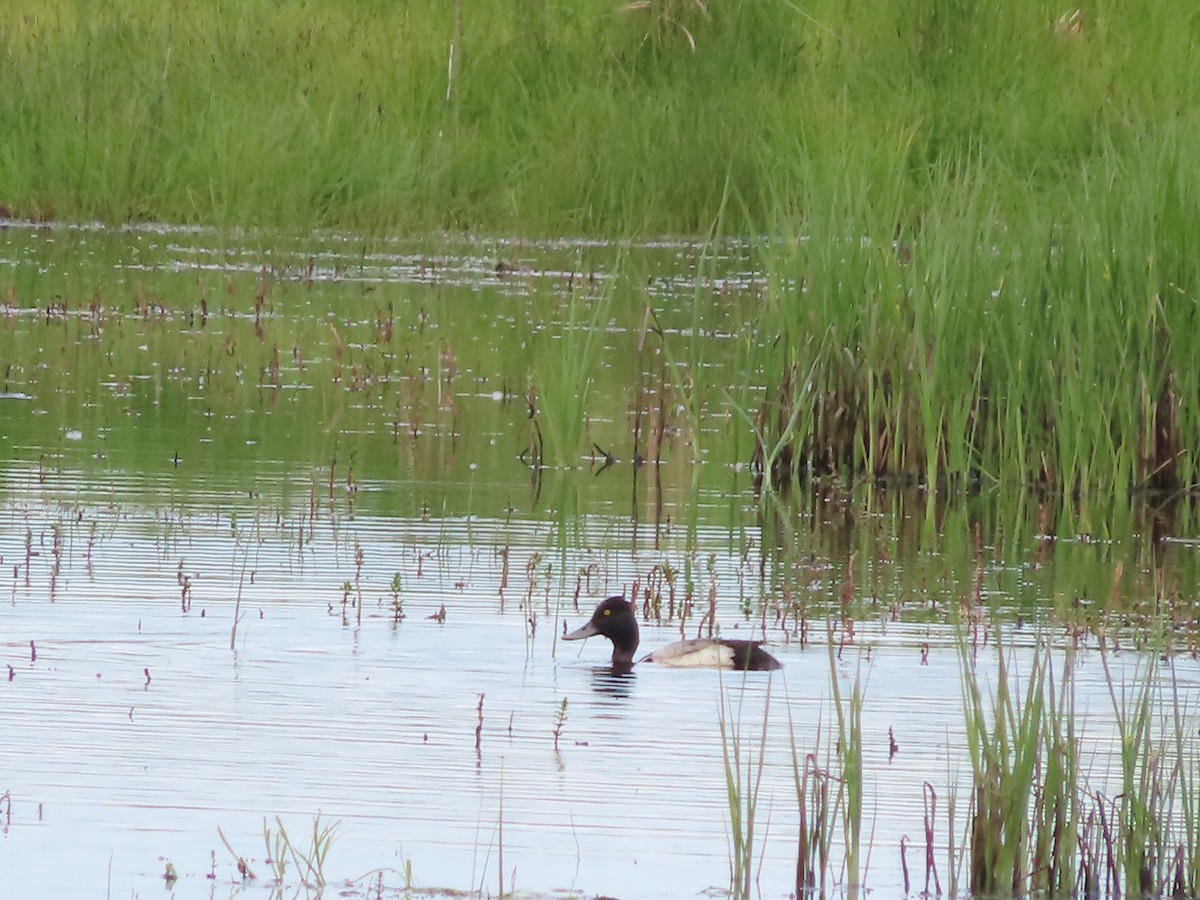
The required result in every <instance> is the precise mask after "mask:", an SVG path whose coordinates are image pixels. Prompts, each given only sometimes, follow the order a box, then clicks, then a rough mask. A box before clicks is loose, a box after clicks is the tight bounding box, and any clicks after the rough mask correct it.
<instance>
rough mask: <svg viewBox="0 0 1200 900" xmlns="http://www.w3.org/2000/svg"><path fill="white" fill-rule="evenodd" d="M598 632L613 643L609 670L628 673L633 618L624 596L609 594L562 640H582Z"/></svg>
mask: <svg viewBox="0 0 1200 900" xmlns="http://www.w3.org/2000/svg"><path fill="white" fill-rule="evenodd" d="M596 635H602V636H604V637H606V638H608V639H609V640H610V641H612V644H613V655H612V662H613V670H614V671H616V670H618V669H623V670H624V671H626V672H628V671H629V669H630V667H631V666H632V665H633V654H634V651H636V650H637V645H638V625H637V617H636V616H635V615H634V614H633V604H632V603H630V602H629V601H628V600H626V599H625V598H624V597H621V596H619V595H618V596H616V597H609V598H608V599H607V600H605V601H604V602H603V603H601V604H600V605H599V606H597V607H596V611H595V612H594V613H592V617H591V618H590V619H588V621H587V624H585V625H583V626H582V627H581V628H576V629H575V630H574V631H572V632H570V633H569V634H564V635H563V640H564V641H582V640H583V639H584V638H590V637H595V636H596Z"/></svg>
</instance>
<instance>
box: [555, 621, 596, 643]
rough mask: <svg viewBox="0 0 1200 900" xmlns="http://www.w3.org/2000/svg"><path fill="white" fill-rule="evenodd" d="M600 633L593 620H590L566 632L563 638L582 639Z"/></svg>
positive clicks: (568, 639)
mask: <svg viewBox="0 0 1200 900" xmlns="http://www.w3.org/2000/svg"><path fill="white" fill-rule="evenodd" d="M599 633H600V632H599V630H597V628H596V626H595V625H593V624H592V623H591V622H588V623H587V624H586V625H584V626H583V627H582V628H576V629H575V630H574V631H572V632H570V633H569V634H564V635H563V638H562V639H563V640H564V641H582V640H583V639H584V638H590V637H593V636H595V635H597V634H599Z"/></svg>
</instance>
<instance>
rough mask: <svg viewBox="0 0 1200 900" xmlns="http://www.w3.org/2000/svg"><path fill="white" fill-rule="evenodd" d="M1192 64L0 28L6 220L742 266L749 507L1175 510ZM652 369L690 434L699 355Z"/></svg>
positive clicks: (749, 6) (1189, 488)
mask: <svg viewBox="0 0 1200 900" xmlns="http://www.w3.org/2000/svg"><path fill="white" fill-rule="evenodd" d="M1198 39H1200V10H1191V9H1189V10H1173V9H1172V10H1168V9H1165V8H1163V9H1154V10H1145V9H1142V8H1137V7H1134V6H1133V5H1121V4H1104V5H1098V6H1091V7H1081V8H1079V9H1075V8H1073V7H1058V6H1053V5H1050V4H1047V3H1044V2H1033V0H1021V2H1017V3H1011V4H994V5H991V6H987V5H985V6H981V5H978V4H974V5H966V4H961V3H954V2H948V0H913V2H908V3H903V4H899V5H884V6H880V7H877V8H867V9H858V8H853V9H851V8H848V7H846V6H845V5H844V4H841V3H835V2H832V0H829V2H814V3H807V4H803V5H800V4H793V3H788V2H782V0H781V2H758V0H756V2H749V0H745V2H733V3H727V4H725V3H723V4H716V3H705V2H702V0H649V2H645V3H630V4H621V3H617V2H613V0H603V2H600V0H588V2H585V3H581V4H564V5H551V4H548V3H545V2H510V3H504V4H487V5H486V8H472V7H470V6H468V5H465V4H460V3H454V4H450V3H433V2H416V3H409V4H395V3H391V2H389V3H383V2H376V3H354V4H350V3H344V4H342V3H333V2H330V3H326V4H312V3H306V2H301V0H285V2H266V0H250V2H247V3H243V4H238V5H235V6H230V5H228V4H223V3H219V2H212V3H207V4H183V3H157V2H150V0H128V2H124V3H121V4H115V5H97V4H86V3H80V2H53V0H51V2H37V3H34V2H28V0H19V2H15V3H12V4H8V5H6V7H5V9H4V10H3V11H0V46H2V47H3V51H4V55H5V65H4V66H3V67H2V68H0V98H3V99H0V126H2V127H3V128H4V131H5V135H6V137H5V147H4V150H3V152H2V153H0V185H2V186H3V187H2V188H0V192H2V193H0V206H2V207H3V209H2V210H0V212H3V213H4V214H6V215H7V216H8V217H10V218H22V219H32V220H55V221H82V220H99V221H102V222H107V223H110V224H118V223H123V222H128V221H156V222H169V223H178V224H188V223H201V224H206V225H212V226H215V227H218V228H232V227H247V226H253V227H262V228H276V229H279V230H280V232H281V233H282V234H290V233H304V232H308V231H311V230H313V229H318V228H327V229H338V230H343V231H347V232H351V233H354V234H359V235H363V236H364V240H370V239H371V238H372V236H375V237H378V238H382V237H385V236H390V235H395V234H417V235H422V234H430V235H432V234H438V233H444V232H449V233H452V234H461V233H472V234H481V235H486V234H516V235H526V236H536V235H556V236H563V235H572V236H574V235H594V236H602V237H607V238H613V239H616V240H618V241H621V240H629V239H634V238H640V237H645V236H648V235H666V234H685V235H692V236H699V237H701V238H702V239H705V240H711V241H713V242H714V245H715V244H716V243H717V242H719V241H720V240H721V239H723V238H728V237H737V238H740V239H745V238H749V239H750V240H751V241H752V242H754V251H753V257H754V259H753V266H754V268H755V271H756V272H758V273H760V274H762V275H763V277H764V278H765V287H764V288H763V289H762V290H761V291H758V292H754V293H753V295H752V296H749V297H747V298H745V300H744V301H743V302H740V303H738V304H737V307H736V310H735V312H734V315H735V316H736V320H737V321H736V322H735V325H736V327H737V328H738V329H740V331H739V332H738V333H739V334H742V335H745V336H746V340H745V344H744V346H745V350H744V353H745V360H744V362H745V365H746V369H747V372H756V373H762V378H763V380H764V383H765V389H764V390H763V391H761V392H760V395H758V396H752V395H751V393H750V392H749V391H745V392H742V393H741V394H739V395H738V397H736V398H735V400H734V402H735V404H736V403H738V402H740V409H739V412H740V418H741V421H742V424H743V425H744V426H745V427H746V428H747V429H749V430H751V431H753V433H754V445H755V446H754V450H753V460H752V461H753V463H754V464H755V466H756V468H757V469H758V470H759V471H760V472H761V473H762V476H763V480H764V484H765V485H767V486H768V487H774V488H778V489H782V488H784V487H786V486H787V485H788V484H790V483H792V482H794V481H797V480H802V479H805V478H808V477H812V476H821V475H825V474H829V473H839V474H845V473H849V474H852V475H854V476H856V477H861V476H866V477H871V478H877V479H881V480H883V481H885V482H889V483H891V482H898V483H914V482H915V483H919V484H922V485H925V486H928V487H931V488H943V487H952V488H957V487H959V486H975V485H979V486H985V487H986V486H994V485H999V486H1002V487H1010V488H1019V489H1025V488H1029V487H1033V488H1036V489H1039V490H1046V491H1050V492H1056V493H1059V494H1061V495H1063V496H1069V497H1073V498H1080V497H1083V498H1086V497H1088V496H1092V497H1099V496H1102V495H1105V494H1112V493H1117V494H1120V493H1124V492H1135V493H1140V494H1145V495H1147V496H1148V497H1151V498H1153V499H1154V500H1155V502H1162V501H1166V500H1170V499H1172V498H1178V497H1180V496H1182V495H1185V494H1187V493H1189V492H1193V491H1194V489H1195V486H1196V485H1197V483H1198V482H1200V478H1198V477H1197V471H1196V462H1195V452H1196V449H1197V448H1198V447H1200V369H1198V367H1197V366H1196V365H1195V347H1194V338H1195V335H1196V334H1197V333H1200V311H1198V308H1197V307H1198V303H1197V286H1198V285H1200V246H1198V244H1197V239H1196V233H1197V232H1196V228H1195V223H1196V221H1197V214H1198V213H1200V145H1197V142H1196V141H1195V140H1194V135H1195V134H1197V133H1200V107H1198V106H1197V105H1196V104H1195V102H1194V98H1195V97H1196V96H1200V70H1198V68H1197V67H1196V66H1195V65H1194V52H1193V48H1194V46H1196V44H1197V40H1198ZM636 274H637V273H636V272H633V271H631V272H630V278H629V284H626V285H624V286H622V287H618V288H614V290H618V291H620V290H625V291H635V290H637V287H636V283H635V279H634V277H633V276H635V275H636ZM701 275H703V267H702V271H701ZM697 284H698V287H697V296H696V303H697V305H698V306H699V305H700V304H702V303H710V302H712V300H713V298H712V296H711V295H710V294H709V293H708V292H707V289H706V288H704V287H702V286H701V284H702V279H697ZM0 287H4V285H0ZM17 301H18V302H31V303H34V302H37V301H36V299H35V298H28V300H27V299H25V298H20V297H18V298H17ZM89 301H90V298H87V297H83V296H81V297H79V298H76V302H77V303H78V304H81V305H86V304H87V302H89ZM650 303H651V301H647V306H649V304H650ZM584 318H586V314H584V315H583V316H581V318H580V320H579V321H583V319H584ZM638 318H640V312H639V313H635V314H634V316H633V317H631V320H630V322H628V323H625V324H626V326H627V327H631V328H634V329H636V328H637V319H638ZM641 331H642V334H643V336H644V335H645V333H646V332H645V329H644V328H643V329H642V330H641ZM764 335H773V336H778V339H773V340H767V339H765V338H764V337H763V336H764ZM665 352H667V353H668V354H670V356H671V359H672V360H673V361H674V362H673V365H672V371H673V372H675V373H676V374H677V377H676V380H675V381H676V389H677V392H678V394H679V395H680V397H681V400H682V403H683V405H684V406H685V408H687V409H690V410H695V411H696V415H699V410H701V409H702V404H701V403H700V402H698V401H697V400H696V399H695V396H694V395H693V396H689V391H692V390H693V388H692V384H693V381H692V376H691V375H689V374H688V373H689V372H690V371H692V370H693V369H694V367H695V366H696V365H697V364H699V363H702V362H703V361H704V359H705V358H706V357H707V356H711V354H712V353H713V352H714V351H713V350H712V349H710V348H708V347H706V346H705V345H704V340H703V336H700V335H693V336H692V338H691V339H690V344H689V343H687V341H686V340H684V339H680V340H679V341H678V342H677V346H675V347H670V348H666V349H665ZM535 365H536V361H534V362H531V369H532V368H533V367H534V366H535ZM531 378H532V375H531ZM533 388H534V389H535V390H536V388H537V385H536V384H534V385H533ZM558 405H559V406H562V405H563V404H558ZM553 409H554V405H552V406H551V408H550V409H549V410H548V411H547V413H546V415H547V416H549V415H550V414H551V413H552V411H553ZM578 412H579V410H572V409H567V410H564V415H569V416H572V417H574V416H577V413H578ZM583 412H584V415H585V416H586V414H587V411H586V410H584V411H583ZM542 426H543V428H553V429H557V431H556V433H559V434H561V435H564V436H565V437H566V438H567V439H570V440H572V441H575V440H582V439H583V435H584V433H585V432H586V431H587V429H586V428H583V429H580V428H579V427H578V422H575V423H574V424H571V423H570V422H562V423H556V422H549V421H543V422H542ZM579 449H581V448H572V447H561V448H558V451H557V452H558V453H559V456H560V457H561V458H564V459H569V458H573V454H574V452H575V451H576V450H579ZM747 455H749V454H747Z"/></svg>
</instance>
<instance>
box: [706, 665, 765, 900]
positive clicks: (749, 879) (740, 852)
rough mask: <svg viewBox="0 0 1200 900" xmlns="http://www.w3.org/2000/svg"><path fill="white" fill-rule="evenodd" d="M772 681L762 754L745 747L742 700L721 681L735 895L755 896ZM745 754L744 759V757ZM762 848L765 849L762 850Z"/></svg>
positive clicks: (731, 875)
mask: <svg viewBox="0 0 1200 900" xmlns="http://www.w3.org/2000/svg"><path fill="white" fill-rule="evenodd" d="M770 695H771V684H770V682H769V681H768V683H767V693H766V697H765V698H764V701H763V719H762V730H761V733H760V734H759V739H758V755H757V758H755V755H754V753H753V748H752V746H745V747H743V738H742V726H741V715H740V712H741V710H740V704H739V706H738V709H736V710H735V709H734V707H733V703H732V700H731V699H730V698H729V695H728V693H727V691H726V687H725V680H724V678H723V677H722V678H721V681H720V708H719V709H718V716H717V721H718V723H719V725H720V729H721V754H722V759H723V760H724V764H725V796H726V803H727V806H728V810H729V837H730V842H731V847H730V852H729V870H730V871H729V885H730V893H731V894H732V895H733V896H734V897H735V898H740V900H744V898H749V897H752V896H753V893H752V887H751V885H752V883H753V875H754V860H755V852H756V851H755V825H756V824H757V810H758V794H759V789H760V788H761V787H762V776H763V766H764V758H765V754H766V743H767V723H768V721H769V713H770V699H771V696H770ZM743 757H744V759H743ZM760 852H761V851H760Z"/></svg>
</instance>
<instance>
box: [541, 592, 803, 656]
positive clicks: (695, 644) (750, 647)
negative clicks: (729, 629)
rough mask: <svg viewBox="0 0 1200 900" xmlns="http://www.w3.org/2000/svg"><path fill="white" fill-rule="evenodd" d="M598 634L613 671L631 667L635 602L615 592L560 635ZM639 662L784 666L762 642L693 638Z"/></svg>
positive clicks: (635, 632) (635, 629) (570, 638)
mask: <svg viewBox="0 0 1200 900" xmlns="http://www.w3.org/2000/svg"><path fill="white" fill-rule="evenodd" d="M596 635H601V636H603V637H606V638H608V639H609V640H610V641H612V645H613V654H612V667H613V672H615V673H625V672H630V671H632V669H633V664H634V659H633V654H634V653H635V652H636V651H637V646H638V624H637V616H636V615H634V604H632V603H630V602H629V601H628V600H626V599H625V597H624V596H622V595H620V594H617V595H615V596H612V597H609V598H608V599H607V600H602V601H601V602H600V605H599V606H597V607H596V611H595V612H593V613H592V617H591V618H590V619H589V620H588V621H587V622H586V623H585V624H584V625H582V626H580V627H579V628H576V629H575V630H574V631H571V632H569V633H567V634H564V635H563V638H562V639H563V640H564V641H582V640H584V639H585V638H590V637H595V636H596ZM638 662H651V663H658V664H659V665H661V666H670V667H672V668H707V669H740V670H744V671H767V670H771V669H781V668H783V663H781V662H780V661H779V660H777V659H776V658H775V657H774V656H772V655H771V654H770V653H768V652H767V651H766V650H764V649H763V648H762V641H743V640H725V639H719V638H692V639H690V640H685V641H676V642H675V643H673V644H668V645H667V646H665V647H660V648H659V649H658V650H655V651H654V652H653V653H649V654H647V655H646V656H643V657H642V658H641V659H639V660H638Z"/></svg>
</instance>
